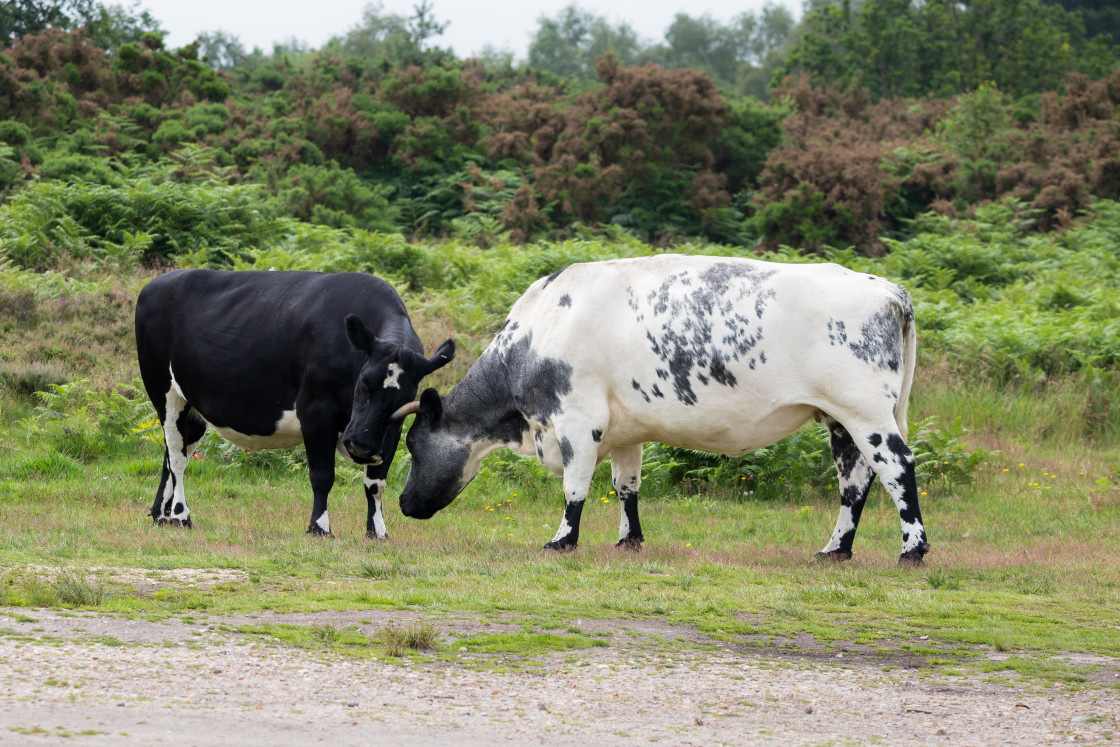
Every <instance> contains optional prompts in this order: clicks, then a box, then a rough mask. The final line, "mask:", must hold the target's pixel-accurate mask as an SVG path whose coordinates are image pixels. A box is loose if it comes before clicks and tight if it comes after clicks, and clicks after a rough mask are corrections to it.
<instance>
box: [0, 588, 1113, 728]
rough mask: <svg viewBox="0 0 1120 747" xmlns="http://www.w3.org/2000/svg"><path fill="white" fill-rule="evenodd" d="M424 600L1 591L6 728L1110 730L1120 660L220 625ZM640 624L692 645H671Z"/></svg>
mask: <svg viewBox="0 0 1120 747" xmlns="http://www.w3.org/2000/svg"><path fill="white" fill-rule="evenodd" d="M27 618H33V620H28V619H27ZM417 619H421V618H420V617H419V616H418V615H416V614H409V613H385V612H377V611H363V612H343V613H316V614H313V615H261V616H254V617H248V616H239V617H236V618H234V617H229V618H219V617H206V618H204V619H201V618H200V619H199V620H196V621H195V622H191V623H184V622H182V621H180V620H177V619H171V620H164V621H160V622H149V621H144V620H129V619H122V618H116V617H110V616H99V615H88V614H82V615H80V616H70V615H67V616H63V615H60V614H59V613H57V612H52V611H47V610H33V611H27V610H3V609H0V630H2V632H3V635H2V636H0V744H45V743H63V742H65V743H67V744H88V745H101V744H122V743H124V744H127V743H134V744H150V743H154V742H164V743H173V744H176V745H191V744H196V745H211V744H214V745H216V744H223V745H229V744H234V745H237V744H262V743H265V742H267V743H269V744H270V745H273V746H275V747H279V746H280V745H288V744H292V745H295V744H306V743H318V742H323V743H331V744H370V743H386V744H388V743H391V744H395V745H411V744H426V745H431V744H456V745H475V744H479V745H481V744H492V743H495V742H497V743H513V744H521V743H547V744H575V743H589V742H590V743H629V742H650V741H659V742H665V743H669V744H705V745H707V744H719V743H728V744H769V743H775V744H777V743H781V744H823V743H850V744H866V743H868V742H873V741H879V742H883V743H887V744H954V745H955V744H1051V743H1059V742H1061V743H1070V742H1080V743H1108V742H1109V741H1120V687H1117V686H1114V685H1112V682H1115V683H1120V677H1117V675H1118V674H1120V661H1117V660H1111V659H1109V660H1104V659H1099V660H1095V661H1094V662H1092V663H1094V664H1096V665H1097V666H1098V669H1097V675H1096V677H1095V679H1097V680H1098V682H1096V683H1094V686H1093V687H1091V688H1090V689H1087V690H1083V691H1078V692H1072V693H1071V692H1067V691H1065V690H1061V691H1059V690H1056V689H1055V690H1051V691H1047V690H1045V689H1043V688H1041V687H1040V686H1039V685H1038V684H1034V685H1023V686H1021V687H1020V686H1014V685H1007V684H997V683H991V682H984V681H982V680H981V679H980V678H979V677H975V676H973V677H944V676H939V677H928V676H924V675H923V672H922V670H921V669H918V668H914V667H913V666H906V662H905V661H904V659H903V658H899V657H896V658H887V659H882V658H878V657H877V656H871V655H869V654H866V653H864V652H860V651H858V650H854V649H851V648H850V649H849V651H848V652H847V653H846V654H845V655H844V656H843V657H839V658H838V657H836V655H835V654H834V653H831V652H824V651H821V650H808V649H806V650H804V651H800V652H799V651H797V650H784V651H782V652H779V651H777V650H773V649H771V650H768V649H757V650H756V649H754V648H751V649H747V650H738V651H736V650H730V649H727V648H721V647H719V646H714V645H712V642H711V641H707V640H706V639H704V640H702V639H701V638H700V637H699V636H698V635H697V634H695V632H693V631H688V630H683V629H674V628H670V627H669V626H666V625H659V624H657V623H655V622H642V623H640V624H636V625H631V624H630V623H619V622H611V623H604V622H598V621H597V622H595V623H594V624H592V623H585V622H583V621H571V623H572V624H573V625H577V626H582V627H586V628H588V629H589V630H603V629H606V630H608V632H610V633H611V638H610V642H611V645H610V646H609V647H607V648H592V649H585V650H580V651H574V652H570V653H566V654H555V655H550V656H547V657H536V660H537V661H538V662H540V663H541V664H543V666H542V667H539V668H533V669H532V670H531V671H524V670H521V671H509V670H510V668H509V667H506V666H504V665H502V663H501V662H500V661H498V660H495V659H494V658H493V657H485V656H481V655H480V656H468V655H467V654H463V655H462V657H463V658H462V659H461V660H460V662H458V663H446V662H433V663H425V664H415V663H413V664H407V665H400V664H394V663H389V662H386V661H373V662H370V661H356V660H353V659H348V658H343V657H340V656H335V655H332V654H323V653H312V652H307V651H302V650H297V649H292V648H290V647H287V646H284V645H282V644H279V643H271V642H268V641H261V640H256V639H253V640H250V639H248V638H247V637H246V636H245V635H243V634H239V633H233V632H230V631H223V630H221V629H219V626H220V625H223V624H224V625H244V624H261V623H264V622H278V623H298V624H304V625H311V624H319V625H332V626H335V627H339V628H341V627H345V626H347V625H357V626H358V627H359V628H365V629H367V632H373V631H375V630H377V629H378V628H380V627H382V626H384V625H385V624H387V623H389V622H392V621H395V622H398V623H407V622H412V621H415V620H417ZM430 622H432V623H433V624H434V625H436V626H437V627H438V628H439V629H440V630H441V631H442V632H444V633H445V634H447V635H448V637H449V638H450V637H451V634H454V635H455V636H457V635H460V634H463V633H472V632H480V631H485V632H495V630H496V628H495V626H494V625H492V624H491V625H488V624H487V623H486V622H483V621H480V620H476V619H473V618H464V619H456V620H438V619H436V620H430ZM604 626H607V627H606V628H604ZM498 627H500V626H498ZM517 629H520V628H519V627H518V628H517ZM634 633H637V634H638V636H637V637H635V636H634V635H633V634H634ZM649 636H661V637H662V638H663V639H664V640H670V641H675V640H677V639H679V638H683V639H685V640H686V641H689V645H686V646H674V647H667V648H665V649H664V650H662V649H659V647H657V646H655V645H651V642H650V638H649ZM121 644H125V645H121ZM693 644H695V645H693ZM682 650H683V653H682ZM841 653H843V652H841ZM913 663H914V662H911V664H913ZM900 664H901V665H902V666H899V665H900ZM1110 680H1111V682H1110ZM126 735H127V736H126Z"/></svg>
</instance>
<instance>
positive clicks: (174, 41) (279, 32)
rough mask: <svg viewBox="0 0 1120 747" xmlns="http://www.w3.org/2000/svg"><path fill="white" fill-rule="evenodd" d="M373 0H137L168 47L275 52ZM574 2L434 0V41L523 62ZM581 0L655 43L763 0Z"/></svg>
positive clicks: (347, 19)
mask: <svg viewBox="0 0 1120 747" xmlns="http://www.w3.org/2000/svg"><path fill="white" fill-rule="evenodd" d="M418 3H419V0H384V1H383V2H382V3H381V6H382V12H383V13H385V14H395V15H401V16H405V17H407V16H410V15H412V8H413V6H414V5H417V4H418ZM124 4H125V5H126V6H128V5H130V3H128V2H125V3H124ZM368 4H369V2H368V0H330V1H329V2H322V3H321V4H320V3H316V2H306V0H305V1H304V2H294V1H293V0H272V2H268V3H259V2H253V3H247V2H240V1H239V0H224V1H223V0H140V7H141V8H145V9H147V10H148V11H150V12H151V14H152V15H153V16H154V17H155V18H156V19H157V20H158V21H159V22H160V25H161V26H162V27H163V28H164V29H166V30H167V32H168V38H167V39H166V40H165V42H166V44H167V46H168V47H171V48H175V47H181V46H183V45H185V44H189V43H190V42H191V41H193V40H194V38H195V37H196V36H197V35H198V34H200V33H202V32H212V31H219V30H220V31H225V32H226V33H228V34H232V35H234V36H236V37H238V38H239V39H240V40H241V43H242V45H244V47H245V50H246V51H250V50H252V49H253V47H260V48H261V49H262V50H263V51H264V52H271V51H272V44H273V42H277V41H287V40H289V39H291V38H292V37H295V38H297V39H300V40H301V41H305V42H307V43H309V44H310V45H311V46H312V47H313V48H317V47H320V46H322V45H323V44H324V43H325V42H326V41H327V40H328V39H330V38H331V37H332V36H341V35H342V34H344V33H345V32H346V31H348V30H349V29H351V28H353V27H354V26H356V25H358V23H360V22H361V19H362V10H363V8H365V6H366V5H368ZM570 4H571V0H521V1H518V0H482V1H481V2H479V0H472V1H470V2H468V1H467V0H432V3H431V5H432V12H433V16H434V17H435V19H436V20H437V21H440V22H449V23H450V25H449V26H448V27H447V31H445V32H444V34H443V36H441V37H436V38H435V39H434V44H436V45H437V46H440V47H444V48H447V47H451V48H452V49H454V51H455V54H456V55H457V56H458V57H461V58H466V57H470V56H471V55H472V54H474V53H477V52H479V51H481V50H482V49H483V48H484V47H485V46H486V45H487V44H489V45H491V46H492V47H494V48H495V49H498V50H506V51H510V52H513V53H514V55H515V56H516V57H517V58H518V59H524V58H525V57H526V56H527V54H528V50H529V42H530V40H531V38H532V35H533V34H534V33H535V31H536V29H537V20H538V19H539V18H540V17H541V16H542V15H543V16H548V17H550V18H551V17H555V16H556V15H557V13H558V12H559V11H560V10H561V9H563V8H565V7H567V6H568V5H570ZM577 4H578V5H579V6H580V7H581V8H583V9H585V10H589V11H591V12H593V13H595V14H596V15H599V16H605V17H606V18H607V20H608V21H610V22H611V23H612V24H619V23H622V22H626V23H629V24H630V26H631V27H633V29H634V30H635V31H636V32H637V33H638V35H639V36H640V37H641V38H642V39H643V40H645V41H647V42H653V41H660V40H661V39H662V37H663V36H664V33H665V29H666V28H668V26H669V24H671V23H672V22H673V16H675V15H676V14H677V13H687V14H689V15H690V16H693V17H698V16H703V15H710V16H711V17H712V18H714V19H716V20H718V21H720V22H723V23H726V22H728V21H730V20H731V19H732V18H734V17H735V16H737V15H739V14H740V13H743V12H748V11H749V12H752V13H759V12H760V11H761V9H762V6H763V4H764V0H737V1H735V0H693V1H692V2H688V1H687V0H644V2H640V3H638V2H632V1H631V2H627V1H626V0H593V1H591V2H578V3H577ZM775 4H778V5H785V6H786V7H788V8H789V9H790V10H791V11H792V12H793V13H794V16H795V17H800V14H801V11H800V3H794V2H790V1H789V0H784V2H783V1H782V0H778V2H776V3H775Z"/></svg>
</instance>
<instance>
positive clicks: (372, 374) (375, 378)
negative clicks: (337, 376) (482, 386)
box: [342, 314, 455, 464]
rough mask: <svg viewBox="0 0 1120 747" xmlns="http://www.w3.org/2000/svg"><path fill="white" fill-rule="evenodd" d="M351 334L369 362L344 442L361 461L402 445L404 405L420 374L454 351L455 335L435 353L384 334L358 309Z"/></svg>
mask: <svg viewBox="0 0 1120 747" xmlns="http://www.w3.org/2000/svg"><path fill="white" fill-rule="evenodd" d="M346 336H347V337H348V338H349V339H350V344H351V345H353V346H354V349H355V350H357V351H359V352H362V353H365V354H366V362H365V364H364V365H363V366H362V370H361V372H360V373H359V374H358V380H357V382H356V383H355V384H354V407H353V410H352V412H351V414H350V422H349V423H348V424H347V425H346V430H345V431H343V433H342V445H343V446H344V447H345V448H346V451H347V453H349V454H350V457H351V458H352V459H353V460H354V461H355V462H357V463H358V464H379V463H380V462H381V461H382V460H383V459H384V458H385V457H387V456H388V457H391V456H392V454H393V452H394V451H396V448H397V440H398V439H399V438H400V433H401V425H402V421H403V419H404V415H405V410H406V409H408V405H409V404H410V403H412V402H413V401H414V400H415V399H416V392H417V390H419V388H420V380H421V379H422V378H424V377H425V376H427V375H428V374H430V373H431V372H432V371H435V370H436V369H438V368H441V367H442V366H445V365H447V364H448V363H450V362H451V359H452V358H454V357H455V341H454V340H445V341H444V342H443V343H442V344H441V345H440V346H439V347H438V348H436V352H435V353H434V354H433V355H432V357H431V358H425V357H424V356H422V355H418V354H416V353H414V352H412V351H411V350H408V349H406V348H402V347H401V346H399V345H395V344H393V343H390V342H385V341H384V340H379V339H378V338H377V337H375V336H374V335H373V333H372V332H370V331H369V328H367V327H366V325H365V324H363V323H362V321H361V320H360V319H359V318H358V317H357V316H355V315H353V314H351V315H349V316H347V317H346Z"/></svg>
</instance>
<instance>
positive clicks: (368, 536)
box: [366, 529, 389, 542]
mask: <svg viewBox="0 0 1120 747" xmlns="http://www.w3.org/2000/svg"><path fill="white" fill-rule="evenodd" d="M366 539H371V540H381V541H383V542H388V541H389V535H388V534H378V533H377V532H375V531H373V530H372V529H371V530H369V531H368V532H366Z"/></svg>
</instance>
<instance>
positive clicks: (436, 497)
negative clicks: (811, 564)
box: [400, 255, 929, 564]
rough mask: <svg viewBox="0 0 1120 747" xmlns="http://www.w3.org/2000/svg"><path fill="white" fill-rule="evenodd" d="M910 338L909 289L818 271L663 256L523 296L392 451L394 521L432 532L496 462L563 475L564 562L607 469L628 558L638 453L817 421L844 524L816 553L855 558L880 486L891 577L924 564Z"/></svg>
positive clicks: (634, 524)
mask: <svg viewBox="0 0 1120 747" xmlns="http://www.w3.org/2000/svg"><path fill="white" fill-rule="evenodd" d="M916 346H917V338H916V333H915V328H914V312H913V309H912V307H911V304H910V298H909V296H908V294H907V293H906V291H905V290H903V289H902V288H900V287H899V286H897V285H894V284H893V283H890V282H888V281H887V280H884V279H882V278H879V277H875V276H873V275H867V274H863V273H858V272H853V271H851V270H848V269H845V268H843V267H839V266H837V265H832V264H813V265H809V264H799V265H786V264H776V263H772V262H761V261H756V260H750V259H729V258H724V257H704V256H679V255H659V256H654V257H646V258H640V259H623V260H616V261H610V262H595V263H589V264H579V265H573V266H571V267H568V268H567V269H565V270H562V271H560V272H557V273H555V274H553V275H550V276H549V277H547V278H542V279H541V280H539V281H537V282H536V283H534V284H533V285H532V286H531V287H530V288H529V290H528V291H526V293H525V294H524V295H523V296H522V297H521V298H520V299H519V300H518V301H517V303H516V304H514V306H513V309H512V310H511V311H510V313H509V317H508V318H507V320H506V323H505V325H504V326H503V327H502V329H501V331H500V332H499V333H498V335H497V336H496V337H495V338H494V341H493V342H492V343H491V344H490V346H489V347H488V348H487V349H486V351H485V352H484V353H483V354H482V356H481V357H479V359H478V360H477V361H476V362H475V364H474V365H473V366H472V367H471V369H470V370H469V371H468V372H467V374H466V376H465V377H464V378H463V380H462V381H461V382H460V383H459V385H458V386H457V387H456V388H455V389H454V390H453V391H452V392H451V393H450V394H449V395H448V396H446V397H441V396H440V395H439V394H438V393H437V392H436V391H435V390H434V389H428V390H426V391H424V392H423V394H422V395H421V397H420V399H419V401H418V402H416V403H414V405H413V407H412V410H413V411H415V412H417V418H416V422H415V423H414V424H413V426H412V428H411V430H410V431H409V433H408V435H407V437H406V443H407V444H408V448H409V451H411V453H412V466H411V468H410V470H409V474H408V480H407V483H406V485H405V489H404V492H403V493H402V495H401V498H400V503H401V510H402V511H403V512H404V514H405V515H407V516H412V517H416V518H421V519H424V518H428V517H430V516H432V515H433V514H434V513H435V512H437V511H439V510H440V509H442V508H444V507H445V506H447V505H448V504H450V503H451V501H453V500H454V499H455V496H457V495H458V494H459V492H460V491H462V490H463V488H464V487H466V485H467V483H469V482H470V481H471V480H472V479H473V478H474V476H475V475H476V474H477V473H478V471H479V467H480V464H481V462H482V459H483V457H485V456H486V455H487V454H488V453H490V452H491V451H493V450H495V449H497V448H500V447H507V448H510V449H515V450H518V451H520V452H521V453H523V454H534V453H535V454H536V455H537V457H538V458H539V459H540V460H541V461H542V462H543V463H544V464H546V465H547V466H548V467H549V468H551V469H552V470H553V471H554V472H556V473H557V474H559V475H562V476H563V479H564V497H565V502H566V505H565V510H564V516H563V519H562V521H561V523H560V528H559V530H558V531H557V532H556V535H555V536H554V537H553V538H552V541H551V542H549V543H548V544H547V545H546V548H549V549H554V550H568V549H572V548H574V547H575V545H576V542H577V540H578V538H579V521H580V515H581V512H582V510H583V506H584V502H585V500H586V498H587V493H588V489H589V485H590V482H591V477H592V473H593V472H594V470H595V466H596V465H597V464H598V463H599V462H601V461H602V460H603V459H605V458H607V457H608V456H609V457H610V460H611V472H612V477H613V482H614V487H615V490H616V491H617V492H618V495H619V497H620V498H621V503H622V517H621V523H620V527H619V545H621V546H626V547H631V548H638V547H640V544H641V542H642V540H643V536H642V529H641V524H640V523H639V520H638V488H639V485H640V484H641V463H642V444H643V442H646V441H659V442H662V443H666V444H670V445H674V446H681V447H686V448H690V449H698V450H702V451H709V452H718V453H723V454H743V453H745V452H748V451H751V450H753V449H757V448H760V447H762V446H766V445H768V444H771V443H773V442H774V441H777V440H778V439H781V438H783V437H784V436H787V435H789V434H790V433H792V432H793V431H794V430H796V429H797V428H798V427H800V426H801V425H802V424H804V423H805V422H806V421H808V420H809V419H811V418H814V417H823V418H825V419H826V420H827V422H828V424H829V430H830V434H831V445H832V453H833V457H834V460H835V463H836V468H837V471H838V473H839V478H840V501H841V507H840V517H839V519H838V521H837V523H836V528H835V530H834V531H833V533H832V537H831V539H830V540H829V541H828V543H827V544H826V545H825V547H824V549H823V550H822V551H821V552H820V553H819V554H820V555H821V556H823V557H826V558H831V559H835V560H846V559H848V558H851V556H852V541H853V539H854V537H855V533H856V527H857V525H858V524H859V517H860V512H861V511H862V509H863V505H864V501H865V499H866V497H867V493H868V490H869V489H870V487H871V482H872V480H873V479H874V477H875V476H876V475H878V476H879V478H880V480H881V481H882V483H883V485H884V486H885V487H886V489H887V492H888V493H890V495H891V498H892V499H893V500H894V503H895V505H896V507H897V508H898V514H899V518H900V520H901V523H902V554H901V558H900V562H902V563H912V564H919V563H921V562H922V557H923V556H924V555H925V553H926V552H927V551H928V550H929V543H928V542H927V541H926V532H925V528H924V527H923V525H922V518H921V512H920V510H919V508H918V493H917V489H916V486H915V480H914V457H913V455H912V454H911V452H910V450H909V448H907V446H906V440H905V439H906V402H907V397H908V396H909V393H910V387H911V383H912V382H913V378H914V365H915V356H916Z"/></svg>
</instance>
